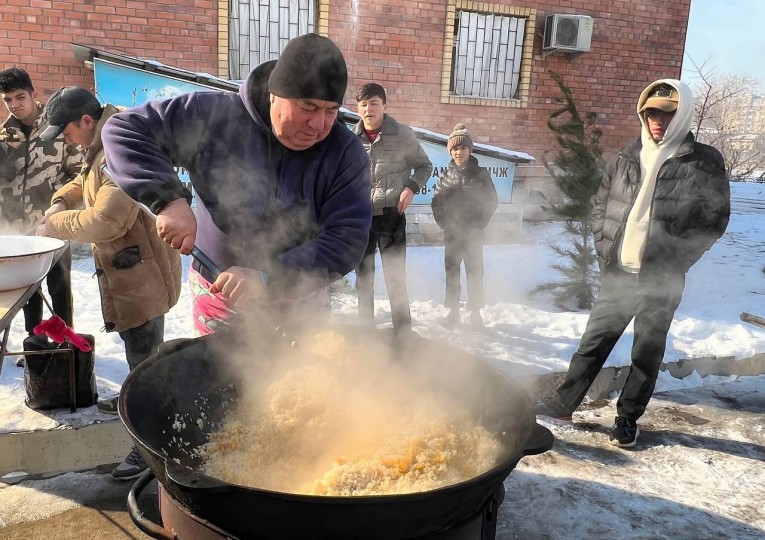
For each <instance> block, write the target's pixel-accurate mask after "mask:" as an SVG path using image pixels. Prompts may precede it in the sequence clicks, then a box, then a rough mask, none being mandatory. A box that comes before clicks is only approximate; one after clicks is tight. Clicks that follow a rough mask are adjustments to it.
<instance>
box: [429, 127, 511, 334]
mask: <svg viewBox="0 0 765 540" xmlns="http://www.w3.org/2000/svg"><path fill="white" fill-rule="evenodd" d="M446 148H447V149H448V150H449V154H450V155H451V157H452V159H451V161H450V162H449V166H448V167H447V168H446V170H445V171H444V172H443V173H442V174H441V176H440V178H439V179H438V182H437V183H436V186H435V188H434V190H433V200H432V201H431V207H432V208H433V218H434V219H435V220H436V223H437V224H438V226H439V227H441V228H442V229H443V230H444V267H445V270H446V298H445V301H444V305H445V306H446V307H447V308H449V314H448V315H447V316H446V319H445V321H444V324H445V326H447V327H453V326H454V325H455V324H457V323H458V322H459V320H460V313H459V302H460V294H461V290H460V265H461V264H462V263H463V262H464V263H465V276H466V278H467V294H468V302H467V308H468V310H469V311H471V312H472V313H471V322H472V323H473V324H474V325H476V326H483V319H482V318H481V311H480V309H481V308H482V307H483V306H484V305H485V303H486V292H485V290H484V286H483V243H484V232H483V231H484V229H485V228H486V226H487V225H488V224H489V221H490V220H491V216H493V215H494V212H495V211H496V210H497V190H496V189H495V188H494V183H493V182H492V181H491V175H490V174H489V171H487V170H486V169H485V168H483V167H481V166H480V165H478V160H477V159H476V158H475V156H473V155H471V154H472V152H473V139H472V137H471V136H470V132H469V131H468V130H467V128H466V127H465V125H464V124H457V125H456V126H454V129H453V130H452V132H451V134H450V135H449V140H448V142H447V144H446Z"/></svg>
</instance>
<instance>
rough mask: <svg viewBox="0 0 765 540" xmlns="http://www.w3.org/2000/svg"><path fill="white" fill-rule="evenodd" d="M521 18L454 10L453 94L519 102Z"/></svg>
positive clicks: (522, 25)
mask: <svg viewBox="0 0 765 540" xmlns="http://www.w3.org/2000/svg"><path fill="white" fill-rule="evenodd" d="M526 23H527V20H526V18H525V17H513V16H509V15H500V14H494V13H479V12H475V11H466V10H458V11H457V12H456V18H455V21H454V51H453V55H452V69H451V85H450V88H449V91H450V93H451V94H453V95H458V96H466V97H476V98H490V99H520V84H519V83H520V79H521V60H522V58H523V41H524V39H525V36H526Z"/></svg>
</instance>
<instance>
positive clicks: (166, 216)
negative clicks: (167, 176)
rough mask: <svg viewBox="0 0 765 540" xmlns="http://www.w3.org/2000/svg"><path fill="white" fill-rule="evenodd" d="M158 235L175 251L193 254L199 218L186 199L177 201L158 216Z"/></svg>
mask: <svg viewBox="0 0 765 540" xmlns="http://www.w3.org/2000/svg"><path fill="white" fill-rule="evenodd" d="M157 234H158V235H159V237H160V238H161V239H162V240H164V241H165V243H166V244H170V247H172V248H173V249H177V250H179V251H180V252H181V253H183V254H184V255H188V254H189V253H191V248H193V247H194V241H195V240H196V237H197V218H196V217H195V216H194V212H193V211H192V210H191V208H190V207H189V204H188V203H187V202H186V199H176V200H174V201H173V202H171V203H170V204H168V205H167V206H165V207H164V208H163V209H162V211H161V212H160V213H159V214H157Z"/></svg>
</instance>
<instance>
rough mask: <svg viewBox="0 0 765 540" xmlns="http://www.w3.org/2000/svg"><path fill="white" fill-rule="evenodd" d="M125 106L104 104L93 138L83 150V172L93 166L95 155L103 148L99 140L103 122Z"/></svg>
mask: <svg viewBox="0 0 765 540" xmlns="http://www.w3.org/2000/svg"><path fill="white" fill-rule="evenodd" d="M124 110H125V107H115V106H114V105H110V104H109V103H107V104H105V105H104V112H103V114H102V115H101V118H100V120H99V121H98V123H97V124H96V133H95V135H93V140H92V141H91V143H90V146H88V149H87V151H86V152H85V160H84V162H83V163H84V166H83V170H84V172H85V174H87V171H89V170H90V168H91V167H92V166H93V161H94V160H95V159H96V156H98V154H99V153H100V152H101V151H102V150H103V149H104V143H103V142H102V141H101V130H102V129H103V127H104V124H105V123H106V121H107V120H108V119H109V118H110V117H112V116H114V115H115V114H117V113H118V112H120V111H124Z"/></svg>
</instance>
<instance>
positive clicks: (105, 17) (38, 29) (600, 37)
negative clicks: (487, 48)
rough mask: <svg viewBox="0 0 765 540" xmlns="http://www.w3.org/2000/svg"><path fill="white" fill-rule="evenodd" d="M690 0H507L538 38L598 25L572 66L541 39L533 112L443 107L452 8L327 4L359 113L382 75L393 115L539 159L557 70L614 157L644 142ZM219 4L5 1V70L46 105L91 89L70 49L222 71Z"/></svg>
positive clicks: (383, 2)
mask: <svg viewBox="0 0 765 540" xmlns="http://www.w3.org/2000/svg"><path fill="white" fill-rule="evenodd" d="M224 1H225V0H224ZM690 1H691V0H677V1H675V2H665V1H664V0H640V1H639V2H635V1H634V0H577V1H573V0H557V1H556V0H540V1H533V0H516V1H512V2H509V1H508V0H500V1H499V2H497V3H502V2H504V3H507V4H508V5H513V6H516V7H533V8H536V9H537V10H538V11H537V23H538V31H540V32H541V30H542V28H541V25H542V24H543V21H544V16H545V15H547V14H550V13H576V14H582V15H590V16H592V17H593V19H594V24H593V28H594V31H593V37H592V49H591V51H590V52H589V53H585V54H583V55H581V56H579V57H577V58H574V59H572V60H569V59H567V58H566V57H564V56H561V55H557V54H556V55H551V56H547V57H546V58H544V59H543V58H542V53H541V37H537V38H536V39H535V42H534V55H533V61H532V75H531V92H530V100H529V106H528V107H526V108H506V107H480V106H473V105H446V104H442V103H441V102H440V99H441V98H440V95H441V77H442V57H443V42H444V28H445V17H446V2H445V1H439V2H431V3H426V2H419V1H415V0H364V1H361V2H349V1H348V0H329V5H330V10H329V34H330V37H332V38H333V39H334V40H336V41H337V42H338V44H339V46H340V48H341V49H342V50H343V53H344V54H345V55H346V58H347V60H348V65H349V69H350V81H349V90H348V93H347V98H348V101H347V103H346V104H347V106H349V107H350V108H354V107H355V102H354V100H353V99H352V96H353V93H354V91H355V89H356V88H357V87H358V86H359V85H361V84H363V83H365V82H369V81H372V80H374V81H377V82H380V83H381V84H383V85H384V86H385V87H386V88H387V89H388V90H389V94H390V96H389V98H390V99H389V101H390V105H389V112H390V113H391V114H392V115H393V116H395V117H396V118H397V119H399V120H401V121H403V122H407V123H411V124H416V125H418V126H421V127H425V128H428V129H431V130H434V131H439V132H442V133H448V132H449V131H450V130H451V128H452V126H453V125H454V124H455V123H456V122H457V121H463V122H465V123H466V124H467V125H468V127H469V129H470V131H471V133H472V134H473V136H474V138H475V139H476V140H477V141H479V142H483V143H488V144H494V145H497V146H503V147H507V148H512V149H517V150H522V151H526V152H529V153H531V154H532V155H534V156H536V157H537V158H539V157H540V156H541V155H542V153H543V152H544V151H546V150H548V151H549V150H555V149H556V147H555V141H554V139H553V138H552V136H551V134H550V132H549V130H548V129H547V127H546V122H547V116H548V115H549V113H550V111H551V110H552V109H553V108H554V107H555V102H554V98H555V96H556V95H557V93H558V91H557V87H556V86H555V84H554V83H553V81H552V79H551V78H550V76H549V75H548V73H547V71H548V70H549V69H552V70H555V71H557V72H558V73H560V74H561V75H562V76H563V78H564V80H565V81H566V83H567V84H568V85H569V86H570V87H571V88H572V90H573V93H574V97H575V98H576V99H577V101H578V104H579V107H580V109H581V110H582V111H583V112H584V111H594V112H597V113H598V115H599V121H598V123H599V126H600V128H601V129H602V130H603V131H604V136H603V139H602V142H603V146H604V148H605V149H606V151H607V153H608V152H612V151H614V150H615V149H617V148H619V147H621V146H622V145H624V144H625V143H626V142H627V141H629V140H631V139H632V138H633V137H635V136H637V130H638V123H637V119H636V118H635V115H634V112H633V111H634V109H635V102H636V100H637V97H638V95H639V93H640V91H641V90H642V88H643V87H644V86H645V85H646V84H647V83H648V82H650V81H652V80H654V79H656V78H659V77H678V76H679V75H680V70H681V66H682V58H683V48H684V44H685V32H686V25H687V19H688V12H689V10H690ZM217 9H218V1H217V0H156V1H153V2H150V1H142V0H108V2H107V1H106V0H98V1H96V0H72V1H48V0H3V1H2V2H0V46H1V47H2V50H3V51H4V53H3V55H2V62H0V66H2V67H9V66H12V65H19V66H22V67H25V68H26V69H27V70H28V71H29V72H30V74H31V75H32V78H33V82H34V83H35V86H36V88H37V90H38V93H39V94H40V95H41V97H42V99H43V100H45V99H47V97H48V96H49V95H50V94H51V93H52V92H53V91H55V90H56V89H57V88H58V87H60V86H62V85H66V84H77V85H82V86H86V87H92V84H93V76H92V72H90V71H88V70H86V69H85V68H84V67H83V65H82V62H79V61H77V60H75V58H74V56H73V54H72V50H71V47H70V45H69V44H70V43H72V42H77V43H82V44H84V45H89V46H93V47H99V48H103V49H107V50H111V51H114V52H118V53H123V54H127V55H131V56H137V57H141V58H149V59H155V60H158V61H160V62H163V63H166V64H169V65H174V66H177V67H180V68H183V69H188V70H192V71H201V72H208V73H213V74H217V73H218V65H217V54H218V51H217V39H218V26H217V24H218V20H217V17H218V12H217ZM0 116H4V115H0Z"/></svg>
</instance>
